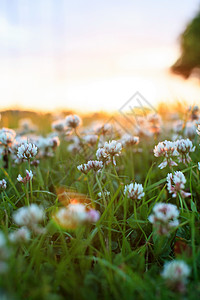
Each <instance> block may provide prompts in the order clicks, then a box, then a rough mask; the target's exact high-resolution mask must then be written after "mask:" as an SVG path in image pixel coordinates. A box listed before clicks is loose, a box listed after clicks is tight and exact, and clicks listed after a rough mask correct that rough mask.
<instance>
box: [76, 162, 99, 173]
mask: <svg viewBox="0 0 200 300" xmlns="http://www.w3.org/2000/svg"><path fill="white" fill-rule="evenodd" d="M102 168H103V162H102V161H98V160H89V161H88V162H87V164H81V165H79V166H77V169H78V170H79V171H81V172H82V173H84V174H87V173H88V172H89V171H90V170H93V171H94V172H99V171H101V169H102Z"/></svg>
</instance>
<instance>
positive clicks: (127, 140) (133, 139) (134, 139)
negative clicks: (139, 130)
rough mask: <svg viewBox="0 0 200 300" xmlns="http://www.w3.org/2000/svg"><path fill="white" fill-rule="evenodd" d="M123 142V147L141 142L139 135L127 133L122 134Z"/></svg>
mask: <svg viewBox="0 0 200 300" xmlns="http://www.w3.org/2000/svg"><path fill="white" fill-rule="evenodd" d="M121 143H122V146H123V147H130V146H134V145H137V144H138V143H139V137H138V136H132V135H129V134H125V135H123V136H122V139H121Z"/></svg>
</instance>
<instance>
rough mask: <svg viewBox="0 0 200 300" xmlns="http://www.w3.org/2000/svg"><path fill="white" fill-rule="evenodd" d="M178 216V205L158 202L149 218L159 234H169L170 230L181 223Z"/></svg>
mask: <svg viewBox="0 0 200 300" xmlns="http://www.w3.org/2000/svg"><path fill="white" fill-rule="evenodd" d="M178 216H179V211H178V209H177V207H176V205H173V204H167V203H157V204H156V205H155V206H154V207H153V212H152V214H151V215H150V216H149V218H148V219H149V222H150V223H152V224H153V227H154V229H155V230H156V233H157V234H159V235H169V233H170V231H171V230H172V229H173V228H175V227H177V226H178V225H179V221H178Z"/></svg>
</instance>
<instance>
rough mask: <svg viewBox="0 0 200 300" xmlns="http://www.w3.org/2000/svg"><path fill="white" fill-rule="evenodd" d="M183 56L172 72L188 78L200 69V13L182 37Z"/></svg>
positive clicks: (172, 68)
mask: <svg viewBox="0 0 200 300" xmlns="http://www.w3.org/2000/svg"><path fill="white" fill-rule="evenodd" d="M180 43H181V56H180V57H179V59H178V60H177V61H176V62H175V64H174V65H173V66H172V67H171V70H172V72H174V73H176V74H179V75H182V76H183V77H185V78H188V77H189V76H190V74H191V73H192V71H193V70H194V68H200V11H199V12H198V13H197V15H196V16H195V18H194V19H193V20H192V21H191V22H190V23H189V24H188V25H187V27H186V29H185V31H184V32H183V33H182V34H181V36H180Z"/></svg>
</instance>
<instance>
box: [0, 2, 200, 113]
mask: <svg viewBox="0 0 200 300" xmlns="http://www.w3.org/2000/svg"><path fill="white" fill-rule="evenodd" d="M199 8H200V1H199V0H141V1H137V0H101V1H97V0H84V1H81V0H74V1H72V0H71V1H69V0H0V108H8V107H18V108H19V107H25V108H29V109H31V108H33V109H41V110H54V109H56V108H72V109H75V110H76V109H78V110H82V111H84V110H98V109H102V110H117V109H118V108H120V107H121V106H122V105H123V103H124V102H125V101H126V100H127V99H128V98H129V97H131V95H132V94H134V93H135V92H136V91H140V92H141V93H142V94H143V95H144V96H145V97H146V98H147V99H148V100H149V101H150V102H152V103H153V104H155V103H156V102H157V101H159V100H166V101H168V100H169V99H170V100H173V99H175V98H176V99H177V98H178V99H188V100H189V101H198V99H199V98H200V97H199V95H200V86H198V85H197V84H196V83H195V82H193V81H191V80H190V81H187V82H184V84H183V80H182V79H181V78H179V77H176V76H171V75H170V74H169V73H168V67H169V66H170V65H171V64H172V63H173V62H174V61H175V60H176V58H177V57H178V54H179V44H178V37H179V34H180V33H181V32H182V31H183V30H184V28H185V26H186V24H187V22H188V21H189V20H191V18H192V17H193V16H194V15H195V13H196V12H197V10H198V9H199Z"/></svg>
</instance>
